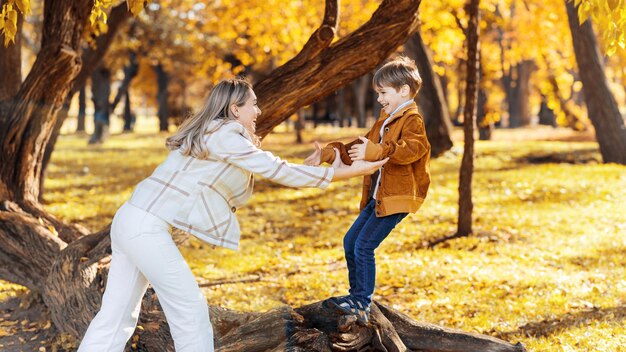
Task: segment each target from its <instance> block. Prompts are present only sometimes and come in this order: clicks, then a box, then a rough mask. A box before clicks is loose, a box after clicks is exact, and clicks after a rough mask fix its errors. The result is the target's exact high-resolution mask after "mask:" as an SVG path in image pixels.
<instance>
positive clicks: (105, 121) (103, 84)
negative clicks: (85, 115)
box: [89, 66, 111, 144]
mask: <svg viewBox="0 0 626 352" xmlns="http://www.w3.org/2000/svg"><path fill="white" fill-rule="evenodd" d="M110 95H111V71H109V69H108V68H106V67H104V66H101V67H100V68H98V69H96V70H95V71H94V72H93V74H92V75H91V100H92V101H93V126H94V127H93V134H92V135H91V138H89V144H93V143H102V142H104V134H105V132H106V130H107V129H108V127H109V122H110V115H111V104H110V102H109V99H110Z"/></svg>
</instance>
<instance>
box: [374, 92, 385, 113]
mask: <svg viewBox="0 0 626 352" xmlns="http://www.w3.org/2000/svg"><path fill="white" fill-rule="evenodd" d="M372 91H373V92H372V99H373V100H374V107H373V108H372V116H374V119H378V118H379V117H380V112H381V111H382V110H383V107H382V105H380V103H379V102H378V93H377V92H376V91H375V90H373V89H372Z"/></svg>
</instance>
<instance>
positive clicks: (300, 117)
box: [294, 109, 304, 144]
mask: <svg viewBox="0 0 626 352" xmlns="http://www.w3.org/2000/svg"><path fill="white" fill-rule="evenodd" d="M297 116H298V118H297V119H296V123H295V128H294V130H295V132H296V143H298V144H302V143H303V139H302V130H304V111H303V110H302V109H300V110H298V114H297Z"/></svg>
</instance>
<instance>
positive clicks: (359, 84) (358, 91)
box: [352, 74, 370, 128]
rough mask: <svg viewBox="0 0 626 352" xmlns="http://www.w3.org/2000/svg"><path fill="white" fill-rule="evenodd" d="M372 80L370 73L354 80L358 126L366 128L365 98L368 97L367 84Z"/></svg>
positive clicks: (353, 87) (355, 110) (353, 89)
mask: <svg viewBox="0 0 626 352" xmlns="http://www.w3.org/2000/svg"><path fill="white" fill-rule="evenodd" d="M369 82H370V77H369V75H368V74H366V75H364V76H361V77H359V78H358V79H356V80H354V81H353V82H352V91H353V94H354V112H355V115H356V127H358V128H365V127H366V126H367V113H366V109H365V100H366V99H367V96H366V94H367V85H368V83H369Z"/></svg>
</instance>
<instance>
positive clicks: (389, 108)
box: [376, 84, 409, 114]
mask: <svg viewBox="0 0 626 352" xmlns="http://www.w3.org/2000/svg"><path fill="white" fill-rule="evenodd" d="M376 93H378V99H377V100H378V102H379V103H380V104H381V105H382V106H383V110H385V112H386V113H387V114H391V113H392V112H393V111H394V110H395V109H396V108H397V107H398V106H400V104H402V103H404V102H405V101H407V100H409V86H408V85H406V84H405V85H403V86H402V87H400V89H398V90H396V89H395V88H393V87H390V86H380V87H377V88H376Z"/></svg>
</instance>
